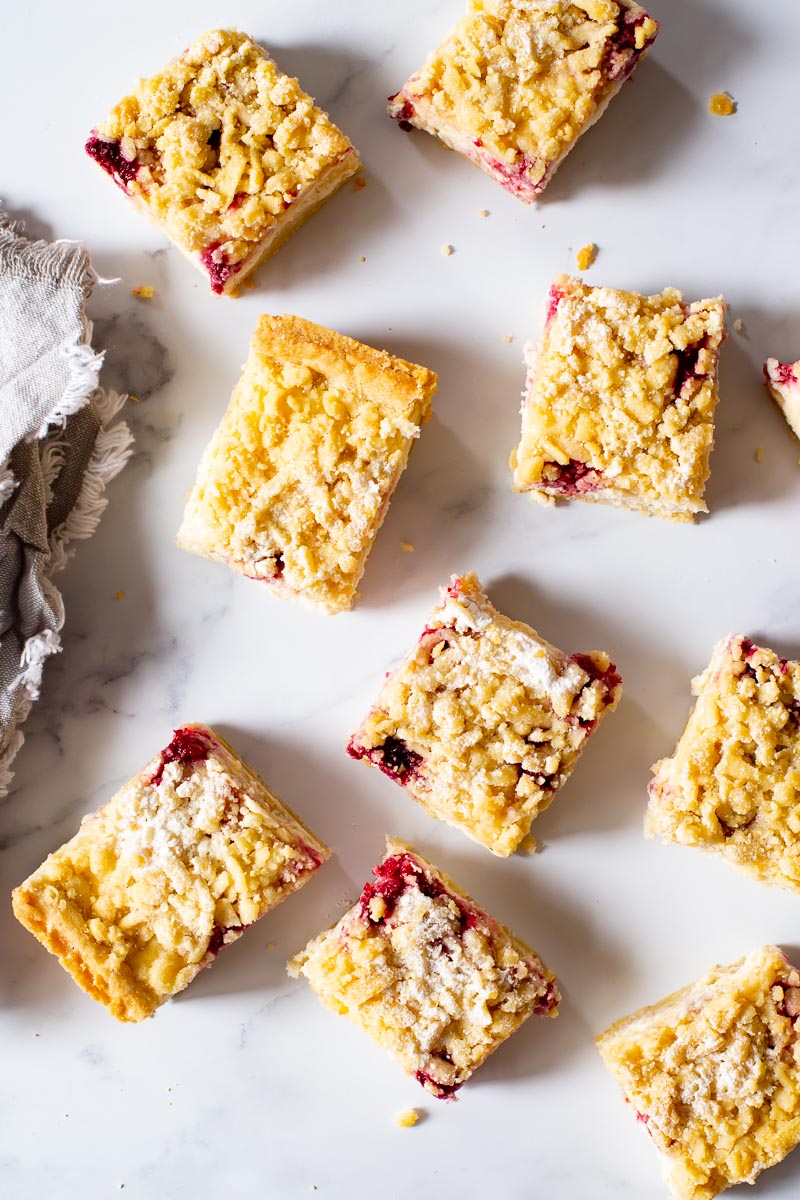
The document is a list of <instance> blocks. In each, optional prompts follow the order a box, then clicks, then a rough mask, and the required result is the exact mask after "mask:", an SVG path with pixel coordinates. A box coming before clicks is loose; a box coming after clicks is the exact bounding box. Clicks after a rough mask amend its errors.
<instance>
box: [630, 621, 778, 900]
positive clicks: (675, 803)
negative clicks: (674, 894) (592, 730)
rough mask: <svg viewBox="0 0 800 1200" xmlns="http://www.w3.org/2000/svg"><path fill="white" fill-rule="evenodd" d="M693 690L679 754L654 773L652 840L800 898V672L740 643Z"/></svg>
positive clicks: (719, 652)
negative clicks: (688, 849)
mask: <svg viewBox="0 0 800 1200" xmlns="http://www.w3.org/2000/svg"><path fill="white" fill-rule="evenodd" d="M692 691H693V692H694V694H695V696H696V697H697V702H696V704H695V706H694V710H693V712H692V714H691V716H690V717H689V722H688V724H687V726H686V729H685V730H684V732H683V734H682V735H681V739H680V741H679V742H678V745H677V747H676V749H675V753H674V754H673V755H672V757H671V758H663V759H662V760H661V761H660V762H657V763H656V764H655V766H654V767H653V772H654V778H653V779H652V781H651V783H650V803H649V805H648V809H647V817H646V819H645V832H646V834H647V836H648V837H655V836H656V835H657V834H658V835H660V836H661V837H662V838H663V839H664V841H665V842H677V843H680V844H681V845H684V846H699V847H700V848H701V849H702V850H710V851H712V852H714V853H716V854H720V855H722V857H723V858H726V859H727V860H728V861H729V862H730V863H732V864H733V865H734V866H735V867H737V868H738V869H739V870H740V871H742V872H743V873H744V874H745V875H749V876H751V877H752V878H753V879H758V880H759V881H760V882H762V883H766V884H777V885H778V886H779V887H784V888H788V889H789V890H790V891H793V892H800V663H798V662H789V661H788V660H787V659H785V658H780V657H779V656H778V655H777V654H776V653H775V652H774V650H768V649H766V648H765V647H763V646H755V645H753V643H752V642H751V641H750V639H749V638H746V637H742V636H741V634H739V635H736V636H734V637H730V638H728V639H727V640H725V641H722V642H720V643H719V644H718V645H717V646H716V648H715V650H714V654H713V656H712V659H711V662H710V663H709V665H708V667H707V668H706V670H705V671H704V672H703V674H702V675H699V676H698V677H697V678H696V679H694V680H693V681H692Z"/></svg>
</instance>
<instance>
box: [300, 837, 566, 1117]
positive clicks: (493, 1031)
mask: <svg viewBox="0 0 800 1200" xmlns="http://www.w3.org/2000/svg"><path fill="white" fill-rule="evenodd" d="M373 875H374V876H375V882H374V883H367V884H366V885H365V887H364V890H363V892H362V893H361V897H360V899H359V900H358V902H357V903H356V904H355V905H354V907H353V908H351V909H350V910H349V911H348V912H346V913H345V915H344V916H343V917H342V918H341V920H340V921H338V923H337V924H336V925H334V926H333V928H332V929H329V930H328V931H327V932H326V933H322V934H320V936H319V937H317V938H314V939H313V940H312V941H310V942H309V943H308V945H307V946H306V948H305V950H303V951H302V952H301V953H300V954H298V955H297V956H296V957H295V958H293V959H292V961H291V962H290V963H289V974H290V975H293V976H294V977H295V978H297V977H298V976H299V975H304V976H305V977H306V979H307V980H308V982H309V983H310V984H311V987H312V988H313V989H314V991H315V992H316V993H317V995H318V996H319V998H320V1000H322V1002H323V1003H324V1004H325V1005H326V1006H327V1007H328V1008H331V1009H333V1011H334V1012H336V1013H339V1014H345V1015H347V1016H349V1017H350V1019H351V1020H352V1021H354V1022H355V1024H356V1025H358V1026H359V1027H360V1028H361V1029H363V1030H364V1031H365V1032H366V1033H368V1034H369V1035H370V1037H371V1038H372V1039H373V1040H374V1041H376V1042H377V1043H378V1045H379V1046H382V1047H383V1049H384V1050H386V1051H387V1052H388V1054H390V1055H391V1057H392V1058H393V1059H394V1060H395V1061H396V1062H397V1063H399V1065H400V1066H401V1067H402V1068H403V1069H404V1070H405V1071H406V1072H407V1073H408V1074H410V1075H414V1076H415V1077H416V1079H417V1080H418V1082H419V1083H421V1084H422V1085H423V1087H425V1088H426V1089H427V1090H428V1091H429V1092H430V1093H431V1094H432V1095H434V1096H436V1097H437V1098H439V1099H449V1098H451V1097H453V1096H454V1094H455V1092H456V1091H457V1090H458V1088H460V1087H461V1085H462V1084H463V1083H464V1082H465V1081H466V1080H467V1079H468V1078H469V1077H470V1075H471V1074H472V1073H473V1071H475V1070H477V1068H478V1067H479V1066H480V1065H481V1064H482V1063H483V1062H485V1060H486V1059H487V1058H488V1056H489V1055H490V1054H491V1053H493V1051H495V1050H496V1049H497V1048H498V1046H500V1045H501V1044H502V1043H503V1042H504V1041H505V1040H506V1038H508V1037H510V1036H511V1034H512V1033H514V1031H515V1030H516V1029H518V1028H519V1026H520V1025H521V1024H522V1023H523V1021H525V1020H527V1018H528V1017H529V1016H531V1015H532V1014H537V1015H540V1016H549V1017H554V1016H556V1015H557V1006H558V1002H559V999H560V997H559V994H558V988H557V985H556V981H555V978H554V976H553V975H552V974H551V973H550V972H549V971H548V970H547V969H546V967H544V966H543V965H542V963H541V961H540V960H539V958H538V957H537V955H536V954H534V952H533V951H532V950H531V949H529V947H528V946H526V945H525V943H524V942H521V941H520V940H519V939H518V938H516V937H514V935H513V934H512V933H511V932H510V930H508V929H506V928H505V926H503V925H500V924H499V923H498V922H497V921H495V920H493V919H492V917H490V916H488V915H487V914H486V913H485V912H484V911H483V910H482V909H481V908H480V907H479V906H478V905H477V904H476V903H475V901H474V900H472V899H471V897H470V896H468V895H467V894H466V892H463V891H461V890H460V889H459V888H458V887H457V886H456V885H455V884H454V883H453V881H452V880H451V879H449V878H448V877H447V876H446V875H444V874H442V872H440V871H438V870H437V869H436V868H435V867H434V866H432V865H431V864H430V863H429V862H426V861H425V859H424V858H422V857H421V856H420V855H418V854H415V853H414V852H413V850H412V849H411V848H410V847H409V846H406V845H405V844H404V843H402V842H396V841H392V840H391V839H387V845H386V857H385V858H384V859H383V861H382V862H380V863H378V865H377V866H376V867H375V868H374V869H373Z"/></svg>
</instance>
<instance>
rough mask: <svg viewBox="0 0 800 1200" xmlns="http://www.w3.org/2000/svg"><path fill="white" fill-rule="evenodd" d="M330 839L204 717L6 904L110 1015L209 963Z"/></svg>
mask: <svg viewBox="0 0 800 1200" xmlns="http://www.w3.org/2000/svg"><path fill="white" fill-rule="evenodd" d="M329 856H330V851H329V850H328V848H327V846H325V845H324V843H323V842H321V841H320V840H319V839H318V838H317V837H315V836H314V834H313V833H311V832H310V830H308V829H307V828H306V827H305V826H304V825H303V824H302V823H301V822H300V821H299V820H298V818H297V817H296V816H295V815H294V813H293V812H291V811H290V809H288V808H287V807H286V806H285V805H284V804H282V803H281V801H280V800H279V799H278V797H277V796H275V795H274V793H273V792H271V791H270V790H269V788H268V787H267V786H266V784H265V783H264V782H263V781H262V780H261V779H260V778H259V777H258V776H257V775H256V774H255V772H253V771H252V770H251V769H250V768H249V767H248V766H247V765H246V764H245V763H244V762H242V760H241V759H240V758H239V756H238V755H237V754H236V753H235V752H234V751H233V750H232V749H231V747H230V746H229V745H228V744H227V743H226V742H224V741H223V740H222V738H220V737H218V735H217V734H215V733H214V731H213V730H211V729H209V728H208V726H206V725H184V726H182V727H181V728H180V729H176V730H175V734H174V736H173V739H172V741H171V742H170V744H169V745H168V746H167V747H166V748H165V749H164V750H162V751H161V753H160V754H158V755H156V757H155V758H153V759H151V761H150V762H149V763H148V764H147V766H146V767H145V768H144V770H143V771H140V772H139V774H138V775H136V776H134V778H133V779H132V780H131V781H130V782H129V783H126V784H125V785H124V786H123V787H122V788H121V789H120V790H119V791H118V792H117V794H116V795H115V796H114V797H113V799H111V800H110V801H109V802H108V804H106V805H105V806H104V807H103V808H101V809H100V810H99V812H97V813H94V814H93V815H91V816H88V817H85V818H84V820H83V823H82V824H81V828H80V830H79V831H78V833H77V834H76V835H75V837H73V838H72V839H71V840H70V841H69V842H66V843H65V844H64V845H63V846H61V848H60V849H59V850H56V851H55V853H54V854H51V855H50V856H49V858H47V859H46V861H45V862H44V863H43V864H42V866H41V867H39V869H38V870H37V871H34V873H33V874H32V875H31V876H30V878H28V879H26V880H25V882H24V883H22V884H21V885H20V886H19V887H18V888H16V890H15V891H14V893H13V906H14V914H15V916H16V917H17V919H18V920H19V921H21V923H22V924H23V925H24V926H25V927H26V929H28V930H30V932H31V933H32V934H33V935H34V937H36V938H38V940H39V941H40V942H41V943H42V944H43V945H44V946H45V947H46V948H47V949H48V950H49V951H50V953H51V954H54V955H55V956H56V957H57V958H58V960H59V962H60V963H61V965H62V966H63V967H64V968H65V970H67V971H68V972H69V973H70V975H72V977H73V979H74V980H75V982H76V983H77V984H78V985H79V986H80V987H82V988H83V990H84V991H86V992H88V993H89V995H90V996H92V997H93V998H94V999H95V1000H98V1001H100V1003H101V1004H105V1005H106V1006H107V1007H108V1008H109V1009H110V1011H111V1012H112V1013H113V1015H114V1016H115V1017H117V1018H118V1020H121V1021H140V1020H142V1019H143V1018H144V1017H148V1016H150V1015H151V1014H152V1013H153V1012H154V1011H155V1010H156V1009H157V1008H158V1007H159V1005H161V1004H163V1003H164V1001H165V1000H168V999H169V997H170V996H174V995H175V994H176V993H177V992H180V991H182V990H183V988H185V987H186V986H187V984H189V983H191V981H192V979H193V978H194V977H195V975H196V974H197V972H198V971H199V970H200V969H201V968H202V967H206V966H210V964H211V963H212V962H213V960H214V958H215V957H216V955H217V954H218V952H219V951H220V950H221V949H222V947H223V946H226V945H228V944H229V943H230V942H233V941H235V940H236V939H237V938H238V937H240V936H241V934H242V933H243V932H244V930H245V929H246V928H247V926H248V925H252V923H253V922H254V921H257V920H258V918H259V917H262V916H263V915H264V914H265V913H266V912H269V910H270V909H271V908H274V907H275V905H276V904H278V903H280V901H281V900H283V899H284V898H285V897H286V896H288V895H290V894H291V893H292V892H294V891H296V890H297V889H298V888H300V887H302V886H303V884H304V883H306V882H307V881H308V879H309V878H310V877H311V875H313V874H314V872H315V871H316V870H317V868H318V867H320V866H321V865H322V863H323V862H324V861H325V860H326V859H327V858H328V857H329Z"/></svg>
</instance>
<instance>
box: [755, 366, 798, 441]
mask: <svg viewBox="0 0 800 1200" xmlns="http://www.w3.org/2000/svg"><path fill="white" fill-rule="evenodd" d="M764 377H765V379H766V381H767V388H768V390H769V394H770V396H772V399H773V400H774V401H775V403H776V404H777V405H778V408H779V409H780V410H781V412H782V413H783V415H784V416H785V417H786V420H787V422H788V424H789V428H790V429H791V431H792V433H794V434H795V435H796V436H797V437H799V438H800V362H796V363H782V362H778V360H777V358H768V359H767V361H766V362H765V363H764Z"/></svg>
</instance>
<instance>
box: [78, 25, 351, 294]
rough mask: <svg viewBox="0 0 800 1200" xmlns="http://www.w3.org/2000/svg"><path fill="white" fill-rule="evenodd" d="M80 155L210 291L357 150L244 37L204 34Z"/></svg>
mask: <svg viewBox="0 0 800 1200" xmlns="http://www.w3.org/2000/svg"><path fill="white" fill-rule="evenodd" d="M87 150H88V151H89V153H90V154H91V155H92V157H93V158H95V159H96V161H98V162H99V164H100V165H101V166H102V167H103V168H104V169H105V170H107V171H108V172H109V173H110V174H112V175H113V176H114V178H115V179H116V181H117V182H118V183H119V184H120V186H121V187H123V189H124V190H125V191H127V192H128V193H129V194H130V195H131V196H133V197H134V198H136V199H137V200H138V201H139V202H140V203H141V204H142V205H143V206H144V207H145V208H146V210H147V211H148V213H149V215H150V216H151V217H152V218H153V219H154V220H156V221H157V223H158V224H160V225H162V226H164V228H165V229H166V230H167V232H168V233H169V234H170V236H171V237H172V238H173V239H174V240H175V242H177V244H178V245H179V246H180V247H181V248H182V249H184V250H185V251H187V252H189V253H190V254H199V255H201V256H203V259H204V265H205V266H206V269H207V270H208V271H209V274H210V275H211V279H212V286H213V284H214V283H215V281H216V283H217V284H219V286H218V287H216V288H215V290H218V291H221V290H222V285H224V282H225V278H226V277H227V274H228V273H230V271H231V270H232V268H233V267H235V265H236V264H238V263H240V262H242V261H243V260H244V259H246V258H247V257H248V256H249V255H250V254H251V253H252V251H253V250H254V249H255V247H256V246H257V245H258V244H259V243H261V242H262V241H263V240H264V238H265V237H266V236H267V235H268V234H269V233H270V231H271V230H272V228H273V227H274V226H275V224H276V223H277V222H278V221H279V220H280V218H281V216H282V214H283V213H284V212H285V211H286V209H287V208H288V207H289V206H290V205H291V204H292V203H293V202H295V201H296V200H297V199H298V198H300V197H302V196H303V194H304V192H305V191H306V190H307V189H309V188H313V187H314V185H315V184H316V182H317V181H318V180H319V179H320V177H321V176H322V175H323V173H324V172H325V171H327V170H329V169H331V168H333V167H334V165H335V164H336V163H337V162H338V161H339V160H340V159H341V158H342V157H343V156H344V155H346V154H351V155H352V156H353V159H354V165H353V170H355V169H356V166H357V157H356V155H355V151H354V150H353V147H352V145H351V143H350V141H349V139H348V138H347V137H345V135H344V134H343V133H342V132H341V131H340V130H339V129H337V128H336V126H335V125H334V124H333V123H332V122H331V120H330V118H329V117H328V116H327V114H326V113H324V112H323V111H322V110H321V109H320V108H318V107H317V106H316V105H315V104H314V101H313V100H312V98H311V97H310V96H308V95H306V93H305V92H304V91H303V90H302V88H301V87H300V85H299V83H298V82H297V80H296V79H291V78H289V76H287V75H284V74H283V73H282V72H281V71H280V70H279V69H278V67H277V66H276V65H275V63H274V62H273V61H272V59H271V58H270V57H269V56H268V55H267V54H266V53H265V52H264V51H263V50H262V49H261V47H260V46H257V45H256V44H255V42H253V41H251V39H250V38H248V37H247V36H246V35H245V34H243V33H238V32H236V31H235V30H230V29H215V30H210V31H209V32H208V33H205V34H203V36H202V37H200V38H198V39H197V41H195V42H193V43H192V45H191V46H189V48H188V49H187V50H185V51H184V52H183V54H180V55H179V56H178V57H177V58H174V59H172V61H171V62H170V63H168V64H167V66H166V67H165V68H164V70H163V71H160V72H159V73H158V74H157V75H153V76H152V77H151V78H149V79H142V80H140V81H139V83H138V85H137V87H136V89H135V91H133V92H132V93H131V94H130V95H129V96H126V97H125V99H124V100H121V101H120V103H119V104H117V105H116V106H115V107H114V108H113V109H112V110H111V112H110V113H109V115H108V117H107V118H106V119H105V121H103V122H102V124H100V125H98V127H97V129H96V130H95V131H94V133H93V136H92V137H91V138H90V140H89V142H88V143H87Z"/></svg>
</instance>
